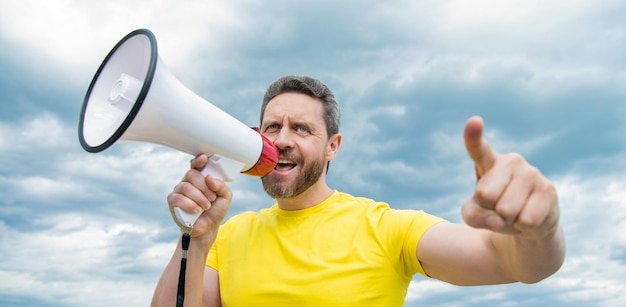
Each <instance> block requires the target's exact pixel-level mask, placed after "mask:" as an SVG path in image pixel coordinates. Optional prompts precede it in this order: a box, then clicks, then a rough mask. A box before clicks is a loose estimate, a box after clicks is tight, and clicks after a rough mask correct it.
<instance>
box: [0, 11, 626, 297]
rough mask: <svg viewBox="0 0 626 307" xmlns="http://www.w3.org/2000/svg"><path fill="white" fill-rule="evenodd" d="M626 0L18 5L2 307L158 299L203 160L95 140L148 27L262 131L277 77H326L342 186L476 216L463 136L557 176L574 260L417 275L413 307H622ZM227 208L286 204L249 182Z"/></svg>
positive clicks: (3, 111) (9, 96) (8, 91)
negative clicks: (115, 57) (94, 128)
mask: <svg viewBox="0 0 626 307" xmlns="http://www.w3.org/2000/svg"><path fill="white" fill-rule="evenodd" d="M624 16H626V3H624V2H623V1H613V0H596V1H594V0H571V1H564V0H555V1H538V0H529V1H495V0H494V1H487V0H477V1H462V0H457V1H452V0H441V1H434V0H431V1H422V0H419V1H412V0H396V1H372V0H358V1H357V0H346V1H327V0H318V1H285V0H276V1H259V0H244V1H201V0H187V1H184V2H181V1H165V0H162V1H147V0H137V1H118V0H112V1H71V0H50V1H33V0H0V93H1V95H0V195H1V197H0V306H146V305H148V304H149V302H150V299H151V296H152V293H153V290H154V287H155V285H156V283H157V281H158V278H159V276H160V275H161V272H162V270H163V268H164V267H165V264H166V263H167V261H168V260H169V259H170V256H171V254H172V252H173V250H174V248H175V246H176V242H177V240H178V236H179V230H178V228H177V227H176V225H175V224H174V222H173V221H172V219H171V216H170V214H169V211H168V209H167V202H166V197H167V194H168V193H169V192H170V191H171V190H172V189H173V187H174V185H176V184H177V183H178V182H179V180H180V179H181V178H182V176H183V174H184V172H185V171H186V170H187V169H188V167H189V160H190V159H191V158H192V157H191V156H190V155H188V154H185V153H181V152H178V151H176V150H173V149H170V148H166V147H163V146H158V145H153V144H148V143H140V142H121V143H117V144H115V145H113V146H112V147H110V148H108V149H107V150H105V151H103V152H100V153H95V154H94V153H88V152H86V151H85V150H83V149H82V147H81V146H80V143H79V141H78V122H79V115H80V109H81V106H82V104H83V99H84V97H85V93H86V90H87V88H88V86H89V83H90V82H91V79H92V78H93V76H94V74H95V72H96V70H97V68H98V66H99V65H100V63H101V62H102V60H103V59H104V57H105V56H106V54H107V53H108V52H109V51H110V50H111V48H112V47H113V46H114V45H115V44H116V43H117V42H118V41H119V40H120V39H121V38H122V37H124V36H125V35H126V34H127V33H129V32H131V31H133V30H135V29H139V28H146V29H149V30H151V31H152V32H153V33H154V35H155V37H156V38H157V42H158V53H159V57H160V58H161V59H162V60H163V62H164V63H165V64H166V66H167V68H168V69H169V71H170V72H171V73H172V74H173V75H175V76H176V78H178V79H179V80H180V81H181V82H182V83H183V84H185V86H187V87H188V88H189V89H191V90H192V91H194V92H195V93H197V94H198V95H200V96H201V97H203V98H204V99H206V100H207V101H209V102H210V103H212V104H214V105H215V106H217V107H219V108H221V109H222V110H224V111H226V112H227V113H229V114H231V115H233V116H234V117H235V118H237V119H238V120H240V121H242V122H243V123H245V124H246V125H248V126H256V125H258V121H259V114H258V113H259V106H260V102H261V98H262V95H263V93H264V91H265V88H266V87H267V85H269V84H270V83H271V82H272V81H274V80H276V79H277V78H279V77H281V76H283V75H309V76H313V77H316V78H319V79H320V80H322V81H323V82H324V83H326V84H327V85H328V86H329V87H330V88H331V89H332V90H333V91H334V93H335V95H336V96H337V99H338V100H339V103H340V105H341V108H342V126H341V129H340V130H341V133H342V134H343V142H342V147H341V150H340V152H339V154H338V156H337V158H336V159H335V160H334V161H333V162H332V163H331V168H330V172H329V178H328V182H329V184H330V186H331V187H332V188H334V189H337V190H340V191H344V192H347V193H350V194H353V195H357V196H364V197H369V198H373V199H375V200H379V201H384V202H387V203H389V204H390V206H392V207H394V208H412V209H422V210H425V211H427V212H429V213H432V214H435V215H438V216H441V217H444V218H446V219H448V220H450V221H452V222H462V219H461V215H460V208H461V204H462V203H463V202H464V201H465V200H466V199H468V198H469V197H471V195H472V192H473V187H474V184H475V174H474V169H473V164H472V162H471V160H470V159H469V158H468V157H467V153H466V151H465V147H464V145H463V138H462V131H463V126H464V124H465V122H466V120H467V119H468V118H469V117H471V116H472V115H480V116H482V117H483V119H484V121H485V138H486V139H487V140H488V141H489V142H490V144H491V146H492V148H493V149H494V150H496V151H498V152H501V153H508V152H517V153H520V154H522V155H523V156H524V157H525V158H526V160H527V161H528V162H529V163H531V164H532V165H534V166H536V167H537V168H539V170H540V171H541V172H542V173H543V174H544V175H545V176H546V177H547V178H549V179H550V180H551V181H552V182H553V183H554V184H555V186H556V188H557V191H558V194H559V202H560V207H561V220H560V222H561V225H562V227H563V229H564V231H565V236H566V240H567V255H566V259H565V263H564V264H563V266H562V268H561V269H560V270H559V271H558V272H557V273H556V274H554V275H553V276H551V277H549V278H547V279H545V280H543V281H541V282H540V283H537V284H531V285H527V284H509V285H499V286H483V287H458V286H453V285H449V284H446V283H443V282H440V281H437V280H432V279H428V278H425V277H423V276H421V275H416V276H415V277H414V278H413V281H412V282H411V284H410V286H409V291H408V294H407V298H406V306H424V305H429V306H484V305H502V306H545V305H568V306H583V305H584V306H615V305H618V304H619V303H620V302H623V301H625V300H626V286H624V285H625V284H626V277H625V276H626V121H624V118H626V60H625V58H624V56H625V55H626V19H625V18H624ZM229 186H230V188H231V189H232V190H233V193H234V198H233V201H232V205H231V210H230V212H229V216H232V215H234V214H237V213H239V212H242V211H246V210H258V209H260V208H263V207H268V206H271V205H272V202H273V201H272V199H270V198H269V197H268V196H266V195H265V193H264V192H263V190H262V187H261V184H260V181H259V179H258V178H253V177H248V176H245V175H240V176H238V177H237V178H236V180H235V181H234V182H232V183H229Z"/></svg>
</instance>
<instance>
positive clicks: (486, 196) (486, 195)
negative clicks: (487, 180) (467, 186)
mask: <svg viewBox="0 0 626 307" xmlns="http://www.w3.org/2000/svg"><path fill="white" fill-rule="evenodd" d="M498 196H499V195H498V193H496V192H495V191H493V189H487V188H485V187H481V186H477V187H476V191H475V192H474V198H475V199H476V201H477V202H478V203H479V204H481V205H485V204H487V205H489V204H493V203H495V201H496V200H497V199H498Z"/></svg>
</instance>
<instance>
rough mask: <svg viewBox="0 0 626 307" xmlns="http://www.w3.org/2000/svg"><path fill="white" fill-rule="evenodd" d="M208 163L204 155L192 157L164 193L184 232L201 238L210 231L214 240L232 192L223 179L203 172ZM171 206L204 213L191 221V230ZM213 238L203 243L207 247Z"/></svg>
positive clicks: (175, 219) (226, 211) (174, 216)
mask: <svg viewBox="0 0 626 307" xmlns="http://www.w3.org/2000/svg"><path fill="white" fill-rule="evenodd" d="M207 162H208V157H207V156H206V155H204V154H202V155H198V156H197V157H195V158H194V159H193V160H191V167H190V169H189V170H188V171H187V172H186V173H185V176H184V177H183V179H182V180H181V181H180V182H179V183H178V184H177V185H176V186H175V187H174V190H173V191H172V192H171V193H170V194H169V195H168V196H167V202H168V204H169V208H170V212H171V214H172V217H173V218H174V221H176V224H177V225H178V226H179V227H181V229H182V230H183V231H184V232H187V233H189V234H190V235H191V237H192V238H198V237H202V236H203V235H205V234H207V233H209V232H210V233H211V234H212V235H211V237H213V240H214V239H215V236H216V235H217V231H218V229H219V227H220V224H221V223H222V221H223V220H224V217H225V216H226V214H227V213H228V209H229V208H230V203H231V200H232V198H233V195H232V192H231V190H230V188H228V186H227V185H226V184H225V183H224V182H223V181H221V180H219V179H216V178H213V177H212V176H211V175H207V176H205V175H203V174H202V169H203V168H204V166H205V165H206V164H207ZM174 208H180V209H182V210H184V211H186V212H188V213H192V214H197V213H200V212H203V211H204V212H203V214H201V215H200V217H199V218H198V219H197V220H196V222H195V223H194V224H193V231H191V230H192V229H189V227H187V226H186V225H182V224H181V223H180V222H179V221H178V219H177V218H176V215H175V212H174ZM213 240H210V241H211V242H203V243H209V246H210V244H211V243H212V241H213Z"/></svg>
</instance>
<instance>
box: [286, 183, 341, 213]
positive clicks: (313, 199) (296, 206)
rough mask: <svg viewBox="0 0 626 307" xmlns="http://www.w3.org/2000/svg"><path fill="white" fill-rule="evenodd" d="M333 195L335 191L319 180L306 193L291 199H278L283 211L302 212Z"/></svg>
mask: <svg viewBox="0 0 626 307" xmlns="http://www.w3.org/2000/svg"><path fill="white" fill-rule="evenodd" d="M332 194H333V190H332V189H331V188H330V187H328V185H326V182H325V181H324V180H319V181H318V182H316V183H315V184H314V185H312V186H310V187H309V188H308V189H307V190H306V191H304V192H302V193H300V194H299V195H297V196H295V197H291V198H279V199H276V202H277V203H278V207H279V208H281V209H283V210H289V211H291V210H302V209H306V208H310V207H313V206H315V205H317V204H319V203H321V202H323V201H324V200H326V199H327V198H328V197H330V196H331V195H332Z"/></svg>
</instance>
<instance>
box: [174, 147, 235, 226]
mask: <svg viewBox="0 0 626 307" xmlns="http://www.w3.org/2000/svg"><path fill="white" fill-rule="evenodd" d="M242 166H243V163H241V162H238V161H234V160H231V159H225V158H223V157H220V156H218V155H216V154H213V155H211V156H209V159H208V161H207V164H206V165H205V166H204V168H203V169H202V171H201V173H202V175H204V176H206V175H211V177H213V178H216V179H219V180H222V181H224V182H230V181H233V174H234V173H239V172H240V171H241V168H242ZM174 213H175V215H176V219H177V220H178V221H179V222H180V223H181V224H182V225H183V226H186V227H192V226H193V223H195V222H196V220H197V219H198V217H200V215H201V214H202V212H200V213H188V212H187V211H185V210H183V209H180V208H178V207H174Z"/></svg>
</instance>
